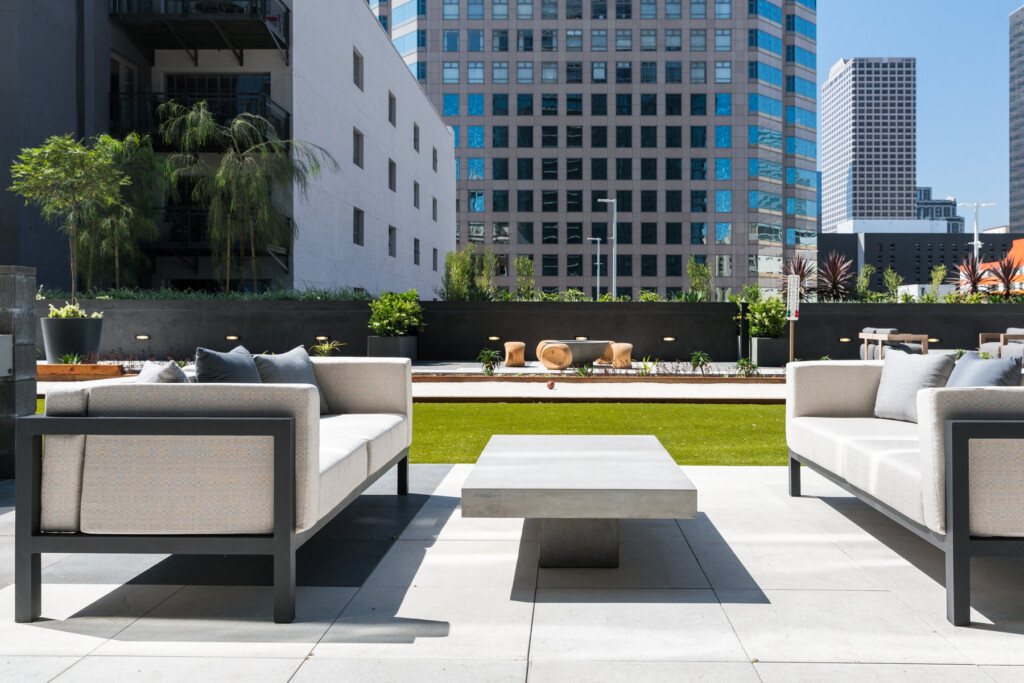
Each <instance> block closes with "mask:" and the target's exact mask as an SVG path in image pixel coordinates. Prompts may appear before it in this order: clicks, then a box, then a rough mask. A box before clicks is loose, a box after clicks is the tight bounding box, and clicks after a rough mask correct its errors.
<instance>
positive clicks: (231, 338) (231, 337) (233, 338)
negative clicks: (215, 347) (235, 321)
mask: <svg viewBox="0 0 1024 683" xmlns="http://www.w3.org/2000/svg"><path fill="white" fill-rule="evenodd" d="M224 338H225V339H227V340H228V341H238V335H237V334H229V335H228V336H226V337H224Z"/></svg>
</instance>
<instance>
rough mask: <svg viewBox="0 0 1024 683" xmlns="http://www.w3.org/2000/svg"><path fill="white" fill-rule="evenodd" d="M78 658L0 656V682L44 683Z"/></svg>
mask: <svg viewBox="0 0 1024 683" xmlns="http://www.w3.org/2000/svg"><path fill="white" fill-rule="evenodd" d="M79 659H80V658H79V657H46V656H39V657H31V656H12V655H0V681H17V683H44V682H45V681H50V680H53V679H54V678H55V677H56V676H57V675H58V674H60V673H61V672H62V671H64V670H65V669H67V668H68V667H70V666H71V665H72V664H74V663H75V662H77V661H79Z"/></svg>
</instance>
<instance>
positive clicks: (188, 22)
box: [109, 0, 291, 62]
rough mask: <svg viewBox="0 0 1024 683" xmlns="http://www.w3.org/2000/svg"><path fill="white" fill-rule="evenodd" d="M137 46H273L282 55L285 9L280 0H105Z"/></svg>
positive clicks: (286, 34) (285, 42)
mask: <svg viewBox="0 0 1024 683" xmlns="http://www.w3.org/2000/svg"><path fill="white" fill-rule="evenodd" d="M109 2H110V16H111V17H112V18H113V19H114V20H115V21H117V22H118V23H119V24H120V25H121V26H122V27H123V28H124V29H125V30H126V31H127V32H128V34H129V36H130V37H131V38H132V39H133V40H134V41H135V42H136V43H137V44H138V45H139V47H140V49H144V50H153V49H174V48H182V49H185V50H187V51H189V53H190V55H191V56H192V57H193V59H194V60H197V59H198V57H197V55H196V54H195V50H199V49H230V50H232V51H233V52H235V54H236V56H237V57H238V58H239V62H241V61H242V57H241V54H242V51H243V50H246V49H274V48H276V49H278V50H280V51H281V53H282V55H283V56H284V57H285V59H286V61H287V60H288V43H289V35H290V30H291V26H290V22H291V9H289V7H288V5H287V4H285V2H283V1H282V0H109Z"/></svg>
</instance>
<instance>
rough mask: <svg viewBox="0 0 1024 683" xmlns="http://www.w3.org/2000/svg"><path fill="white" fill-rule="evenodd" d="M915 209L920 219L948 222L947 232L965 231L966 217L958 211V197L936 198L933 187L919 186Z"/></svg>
mask: <svg viewBox="0 0 1024 683" xmlns="http://www.w3.org/2000/svg"><path fill="white" fill-rule="evenodd" d="M915 211H916V215H917V219H918V220H943V221H945V222H946V232H949V233H962V232H963V231H964V218H963V216H958V215H957V213H956V198H955V197H947V198H946V199H935V198H933V197H932V188H930V187H919V188H917V203H916V204H915Z"/></svg>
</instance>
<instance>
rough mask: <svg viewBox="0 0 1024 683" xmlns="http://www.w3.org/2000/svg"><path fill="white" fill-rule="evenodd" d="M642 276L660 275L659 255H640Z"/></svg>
mask: <svg viewBox="0 0 1024 683" xmlns="http://www.w3.org/2000/svg"><path fill="white" fill-rule="evenodd" d="M640 277H658V255H657V254H641V255H640Z"/></svg>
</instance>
